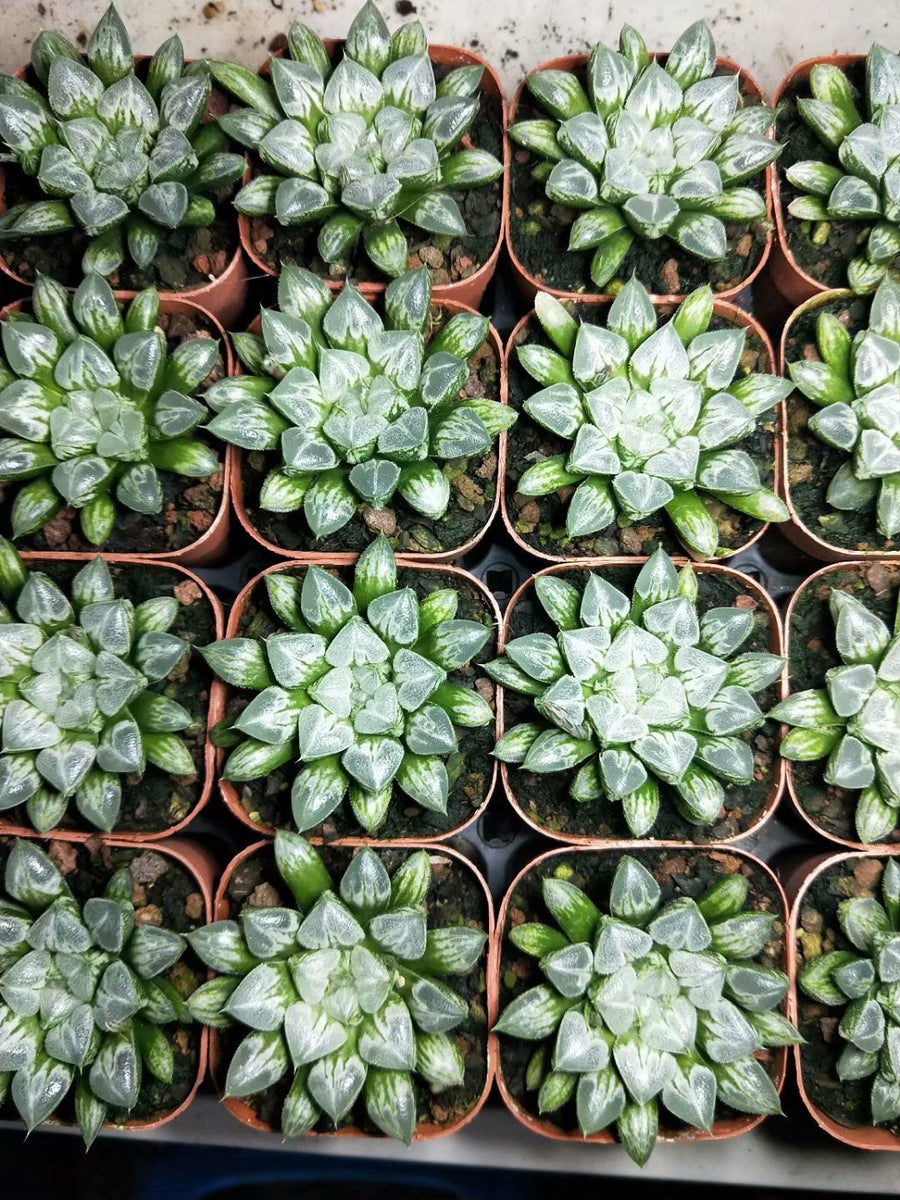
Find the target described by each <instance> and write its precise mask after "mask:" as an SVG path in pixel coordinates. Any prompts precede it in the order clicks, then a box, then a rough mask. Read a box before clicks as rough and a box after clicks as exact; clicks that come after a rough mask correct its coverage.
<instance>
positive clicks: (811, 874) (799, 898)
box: [787, 851, 900, 1150]
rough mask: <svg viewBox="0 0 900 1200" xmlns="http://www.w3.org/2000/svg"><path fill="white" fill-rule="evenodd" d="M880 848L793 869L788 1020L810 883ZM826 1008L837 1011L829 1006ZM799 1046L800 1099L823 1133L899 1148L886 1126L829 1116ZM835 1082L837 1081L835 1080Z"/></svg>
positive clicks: (869, 1146) (872, 1146)
mask: <svg viewBox="0 0 900 1200" xmlns="http://www.w3.org/2000/svg"><path fill="white" fill-rule="evenodd" d="M884 857H885V854H884V853H883V851H879V852H878V853H871V852H869V853H867V854H862V855H860V854H833V855H827V854H825V855H817V856H816V857H815V858H811V859H808V860H807V861H806V862H805V863H802V864H800V866H799V867H798V868H796V869H795V871H794V872H793V876H794V881H795V882H796V883H797V885H798V890H797V895H796V899H794V901H793V904H792V905H791V916H790V923H789V925H788V939H787V951H788V974H789V975H790V977H791V990H790V993H789V995H788V1012H789V1016H790V1019H791V1021H793V1023H794V1024H795V1025H796V1024H797V1021H798V1018H799V1010H800V1002H799V990H798V985H797V974H798V971H799V963H798V954H797V934H798V930H799V928H800V917H801V913H802V910H803V901H804V899H805V898H806V894H807V892H808V891H809V889H810V887H812V885H813V884H814V883H815V881H816V879H818V877H819V876H820V875H822V874H824V873H825V871H827V870H829V869H830V868H831V867H833V866H836V865H837V864H838V863H843V862H848V861H850V860H855V859H859V858H884ZM829 1011H835V1012H836V1011H837V1010H836V1009H835V1010H829ZM802 1049H803V1047H802V1046H795V1047H794V1063H795V1065H796V1068H797V1088H798V1090H799V1092H800V1096H801V1097H802V1099H803V1103H804V1104H805V1105H806V1107H807V1109H808V1110H809V1113H810V1115H811V1116H812V1118H813V1120H814V1121H815V1122H816V1124H817V1125H818V1126H819V1128H820V1129H824V1130H825V1132H826V1133H828V1134H830V1135H831V1136H832V1137H833V1138H836V1139H837V1140H838V1141H839V1142H844V1143H845V1144H846V1145H848V1146H855V1147H856V1149H857V1150H900V1138H898V1137H896V1136H895V1135H894V1134H893V1133H891V1132H890V1130H889V1129H886V1128H881V1127H879V1126H875V1125H864V1126H860V1127H859V1128H853V1127H852V1126H849V1125H841V1123H840V1122H839V1121H835V1119H834V1118H833V1117H830V1116H829V1115H828V1114H827V1113H826V1112H824V1111H823V1110H822V1109H821V1108H819V1106H818V1105H817V1104H816V1103H815V1102H814V1101H813V1100H812V1099H811V1098H810V1096H809V1093H808V1092H807V1090H806V1082H805V1080H804V1078H803V1055H802ZM836 1082H837V1081H836Z"/></svg>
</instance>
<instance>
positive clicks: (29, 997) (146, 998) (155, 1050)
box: [0, 840, 191, 1146]
mask: <svg viewBox="0 0 900 1200" xmlns="http://www.w3.org/2000/svg"><path fill="white" fill-rule="evenodd" d="M131 895H132V878H131V873H130V872H129V871H128V870H127V869H122V870H118V871H115V872H114V873H113V874H112V875H111V876H110V878H109V882H108V883H107V885H106V889H105V891H104V893H103V895H102V896H91V897H90V898H89V899H88V900H86V901H85V902H84V903H83V904H82V903H79V901H78V900H76V898H75V896H73V894H72V892H71V890H70V888H69V885H68V883H67V882H66V879H65V877H64V876H63V875H62V874H61V872H60V871H59V869H58V868H57V866H56V864H55V863H54V862H53V860H52V859H51V858H50V857H49V856H48V855H47V854H46V853H45V852H44V851H43V850H41V849H40V848H39V847H38V846H37V845H35V844H34V843H33V842H28V841H20V840H14V841H13V842H12V846H11V849H10V850H9V854H8V856H7V858H6V869H5V878H4V884H3V888H2V889H0V1100H3V1099H5V1098H6V1097H7V1096H8V1097H9V1098H11V1100H12V1102H13V1104H14V1105H15V1107H16V1109H17V1110H18V1112H19V1115H20V1116H21V1117H22V1120H23V1121H24V1122H25V1125H26V1127H27V1129H28V1132H29V1133H30V1132H31V1130H33V1129H34V1128H35V1127H36V1126H38V1125H40V1124H41V1123H42V1122H44V1121H46V1120H47V1119H48V1118H49V1117H51V1116H52V1115H53V1113H54V1112H55V1111H56V1110H57V1108H58V1107H59V1105H60V1104H61V1103H62V1102H63V1100H64V1099H65V1097H67V1096H68V1095H69V1094H70V1093H74V1107H75V1119H76V1121H77V1123H78V1125H79V1127H80V1129H81V1133H82V1136H83V1138H84V1141H85V1143H86V1145H88V1146H90V1144H91V1142H93V1140H94V1138H95V1137H96V1136H97V1134H98V1133H99V1132H100V1128H101V1126H102V1125H103V1123H104V1121H106V1120H107V1117H108V1115H115V1117H116V1118H117V1119H121V1114H122V1113H123V1112H126V1113H127V1112H128V1111H129V1110H131V1109H133V1108H134V1106H135V1105H136V1104H137V1102H138V1099H139V1097H140V1092H141V1082H142V1078H143V1076H144V1072H145V1071H146V1072H148V1073H149V1074H150V1075H151V1076H153V1078H154V1079H157V1080H159V1081H161V1082H162V1083H163V1084H167V1083H171V1082H172V1079H173V1072H174V1067H175V1056H174V1052H173V1048H172V1039H171V1030H170V1029H169V1028H167V1027H170V1026H171V1025H172V1024H174V1023H175V1022H176V1021H186V1020H187V1021H189V1020H190V1019H191V1018H190V1015H189V1013H188V1012H187V1010H186V1007H185V1004H184V1001H183V1000H182V998H181V995H180V993H179V991H177V990H176V988H175V987H174V986H173V984H172V983H171V982H170V981H169V979H167V978H166V976H167V975H168V973H169V972H170V970H171V969H172V967H174V966H175V964H176V963H178V962H179V960H180V959H181V957H182V955H183V954H184V951H185V949H186V944H185V941H184V939H183V938H182V937H181V936H180V935H179V934H177V933H174V932H173V931H172V930H170V929H166V928H165V927H164V926H161V925H146V924H138V923H136V922H135V918H134V905H133V904H132V902H131Z"/></svg>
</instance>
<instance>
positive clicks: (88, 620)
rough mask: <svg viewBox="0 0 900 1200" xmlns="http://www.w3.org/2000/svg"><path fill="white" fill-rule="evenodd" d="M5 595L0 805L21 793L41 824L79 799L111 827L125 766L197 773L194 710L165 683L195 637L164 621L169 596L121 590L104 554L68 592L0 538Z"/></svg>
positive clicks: (174, 605) (89, 815)
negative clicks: (128, 594) (137, 597)
mask: <svg viewBox="0 0 900 1200" xmlns="http://www.w3.org/2000/svg"><path fill="white" fill-rule="evenodd" d="M0 597H2V601H0V717H2V733H0V738H2V742H0V746H2V752H3V753H2V756H0V811H3V810H9V809H12V808H16V807H17V806H18V805H20V804H24V805H25V811H26V813H27V814H28V819H29V820H30V821H31V823H32V825H34V827H35V828H36V829H37V830H39V831H41V832H46V831H47V830H50V829H53V828H54V827H55V826H57V825H58V824H59V823H60V821H61V820H62V818H63V817H64V816H65V815H66V813H67V811H68V808H69V804H70V802H72V801H74V804H75V807H76V809H77V810H78V812H79V813H80V815H81V816H82V817H83V818H84V820H85V821H87V822H89V823H90V824H91V825H92V826H94V827H95V828H97V829H102V830H105V831H108V830H111V829H113V828H114V826H115V824H116V821H117V820H118V816H119V810H120V807H121V803H122V777H123V776H127V777H128V781H129V782H130V783H133V779H132V777H133V776H140V775H143V774H144V771H145V770H146V768H147V766H148V764H149V765H151V766H153V767H156V768H157V769H158V770H160V771H163V772H165V773H166V774H168V775H175V776H188V775H194V774H196V767H195V765H194V760H193V758H192V756H191V753H190V751H189V750H188V748H187V746H186V745H185V743H184V741H183V740H182V738H181V737H179V733H180V732H181V731H183V730H186V729H188V728H189V727H190V726H191V725H192V724H193V719H192V717H191V714H190V713H189V712H188V711H187V710H186V709H185V708H183V707H182V706H181V705H180V704H178V703H176V701H174V700H172V699H170V698H169V697H168V696H166V695H165V694H164V685H165V680H166V677H167V676H168V674H169V672H170V671H172V669H173V668H174V667H175V666H177V665H178V664H179V663H180V662H181V661H182V659H183V658H184V656H185V655H186V654H187V653H188V652H189V649H190V647H189V646H188V643H187V642H185V641H183V640H182V639H181V638H180V637H177V636H176V635H175V634H173V633H170V632H169V629H170V627H171V626H172V624H173V622H174V621H175V618H176V616H177V614H178V608H179V602H178V600H177V599H176V598H175V597H174V596H160V597H158V598H157V599H153V600H145V601H144V602H143V603H142V604H138V605H137V606H135V605H133V604H132V602H131V601H130V600H125V599H121V598H119V599H117V598H116V592H115V586H114V583H113V579H112V576H111V575H110V571H109V567H108V566H107V565H106V563H105V562H104V561H103V559H102V558H100V557H99V555H98V556H97V557H96V558H94V559H92V560H91V561H90V562H89V563H88V564H87V565H86V566H84V567H82V569H81V570H80V571H79V572H78V573H77V574H76V575H75V577H74V578H73V580H72V583H71V585H70V587H69V595H66V593H65V592H64V591H63V590H62V588H60V587H59V585H58V584H57V583H55V582H54V580H53V579H51V578H50V576H48V575H46V574H45V573H44V572H43V571H28V570H27V569H26V568H25V566H24V565H23V563H22V560H21V559H20V558H19V555H18V554H17V552H16V550H15V548H14V547H13V546H12V545H11V544H10V543H9V542H7V541H6V540H5V539H3V538H0ZM7 606H8V607H7Z"/></svg>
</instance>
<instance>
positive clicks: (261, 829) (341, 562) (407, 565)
mask: <svg viewBox="0 0 900 1200" xmlns="http://www.w3.org/2000/svg"><path fill="white" fill-rule="evenodd" d="M358 557H359V556H358V555H352V556H350V558H349V561H348V560H346V559H345V557H344V556H343V555H337V556H328V555H325V554H322V555H320V556H319V558H318V560H317V562H316V563H315V564H313V563H307V562H297V561H289V562H278V563H274V564H273V565H272V566H270V567H266V568H265V569H264V570H262V571H260V572H259V573H258V574H256V575H254V576H253V578H252V579H251V580H250V581H249V583H247V584H245V585H244V587H243V588H241V590H240V592H238V594H237V596H235V598H234V602H233V603H232V605H231V611H230V612H229V614H228V622H227V624H226V627H225V638H230V637H235V636H236V633H237V630H238V628H239V625H238V623H239V621H240V618H241V616H242V615H243V612H244V608H245V606H246V604H247V601H248V600H249V598H250V596H251V594H252V593H253V591H254V590H255V589H256V588H257V587H259V586H260V585H261V584H262V582H263V580H264V579H265V577H266V576H267V575H275V574H280V573H281V572H283V571H297V570H302V569H308V568H309V567H310V566H313V565H318V566H321V567H342V568H347V567H350V566H352V565H353V563H354V562H355V561H356V559H357V558H358ZM333 560H336V561H333ZM395 561H396V563H397V567H398V568H404V569H410V570H413V571H433V572H437V573H439V574H442V575H444V574H450V575H457V576H460V577H462V578H464V579H466V580H467V582H468V583H469V584H471V585H473V586H474V587H475V588H476V589H477V590H478V591H479V592H480V593H481V595H482V596H483V598H484V599H485V600H487V602H488V608H489V610H490V613H491V616H492V617H493V619H494V621H495V628H496V630H497V645H498V649H499V646H500V639H501V637H502V618H501V616H500V607H499V605H498V604H497V600H496V598H495V597H494V595H493V593H492V592H490V591H489V590H488V588H487V587H486V586H485V584H483V583H482V582H481V580H480V579H476V577H475V576H474V575H472V574H471V572H469V571H467V570H465V569H464V568H463V567H457V566H454V565H453V564H452V563H433V562H421V561H420V560H419V559H417V558H412V557H408V556H405V555H399V554H398V555H397V556H396V558H395ZM219 640H221V639H219ZM229 692H230V685H228V684H222V711H223V712H224V710H225V707H226V704H227V700H228V695H229ZM502 724H503V718H502V711H501V697H500V693H499V690H498V688H497V687H496V685H495V686H494V736H495V739H496V738H499V737H500V734H501V732H502ZM223 758H224V754H223V753H221V752H220V753H219V754H218V755H217V763H218V771H217V775H218V780H219V794H220V796H221V797H222V800H223V801H224V803H225V806H226V807H227V808H228V811H229V812H230V813H231V814H232V816H234V817H236V818H237V820H238V821H240V822H241V824H242V825H244V826H246V827H247V828H248V829H252V830H253V832H254V833H255V834H257V835H259V834H264V835H265V837H266V838H267V839H271V838H273V837H274V836H275V833H276V832H277V828H278V827H277V826H275V825H268V824H261V823H259V822H257V821H252V820H251V819H250V816H249V815H248V813H247V812H246V811H245V809H244V807H243V805H242V804H241V802H240V800H239V799H238V793H237V788H236V787H235V786H234V784H233V783H232V782H231V780H229V779H224V778H223V777H222V770H221V767H222V759H223ZM491 761H492V763H493V769H492V771H491V777H490V781H489V782H488V785H487V789H486V791H485V795H484V798H483V799H482V801H481V803H480V804H479V805H478V807H477V808H476V809H473V811H472V814H471V816H467V817H466V818H465V819H464V820H463V821H462V823H461V824H459V825H455V826H454V827H453V828H452V829H448V830H446V831H445V832H443V833H438V834H435V835H433V836H432V837H422V836H421V835H417V836H415V837H412V836H411V837H405V838H404V837H401V838H387V839H384V840H381V839H379V838H377V837H367V836H363V835H354V836H351V837H345V838H328V839H326V838H324V837H323V836H322V835H321V834H318V835H311V834H309V833H308V832H304V833H303V834H301V836H302V837H304V838H305V839H306V840H307V841H308V842H309V843H310V845H312V846H316V847H318V846H322V845H327V846H374V847H379V846H388V845H390V846H393V847H400V846H419V845H421V846H423V847H425V848H429V849H430V848H432V847H433V848H434V849H435V850H437V849H439V848H441V849H442V848H443V847H444V845H445V844H446V842H447V840H448V839H449V838H454V837H457V836H458V835H459V834H461V833H463V831H464V830H466V829H468V828H469V826H470V825H473V824H474V823H475V822H476V821H477V820H479V818H480V817H481V816H482V815H483V814H484V812H485V809H486V808H487V806H488V804H489V803H490V800H491V797H492V796H493V794H494V791H495V790H496V787H497V776H498V774H499V772H498V770H497V760H496V759H495V758H493V757H492V758H491ZM294 832H296V831H294Z"/></svg>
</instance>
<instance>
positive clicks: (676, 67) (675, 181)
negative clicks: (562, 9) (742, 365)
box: [509, 21, 780, 288]
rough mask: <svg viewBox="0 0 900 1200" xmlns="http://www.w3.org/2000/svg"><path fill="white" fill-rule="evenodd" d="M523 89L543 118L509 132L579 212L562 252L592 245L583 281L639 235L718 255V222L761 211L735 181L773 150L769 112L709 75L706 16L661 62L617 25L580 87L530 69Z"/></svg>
mask: <svg viewBox="0 0 900 1200" xmlns="http://www.w3.org/2000/svg"><path fill="white" fill-rule="evenodd" d="M526 84H527V87H528V91H529V92H530V93H531V95H532V97H533V98H534V100H535V101H536V102H537V104H538V106H539V107H540V108H541V109H543V110H544V111H545V112H546V113H547V116H546V117H544V118H541V119H538V120H524V121H516V122H515V123H514V124H513V125H512V126H511V127H510V131H509V132H510V137H511V138H512V139H513V141H514V142H517V143H518V144H519V145H520V146H524V147H525V148H526V149H527V150H530V151H531V152H532V153H533V154H534V155H535V157H536V158H537V160H538V164H537V168H536V170H537V175H538V177H539V178H540V179H542V180H545V187H546V192H547V196H548V197H549V199H550V200H552V201H553V202H554V203H555V204H562V205H565V206H566V207H567V208H573V209H577V210H579V211H580V212H581V215H580V216H579V217H578V219H577V220H576V221H575V223H574V225H573V226H572V231H571V236H570V239H569V249H570V250H590V251H593V258H592V260H591V268H590V272H591V279H592V280H593V282H594V283H595V284H596V286H597V287H599V288H602V287H603V286H604V285H605V284H607V283H609V281H610V280H611V279H613V277H614V276H615V275H616V273H617V272H618V270H619V268H620V267H621V265H622V263H623V261H624V259H625V256H626V255H627V254H628V251H629V250H630V249H631V246H632V244H633V243H634V242H635V240H636V239H639V240H649V241H655V240H657V239H659V238H662V237H667V238H671V239H672V241H673V242H675V243H677V245H678V246H680V248H681V249H682V250H683V251H684V252H685V253H686V254H689V255H692V256H693V257H696V258H701V259H706V260H711V261H716V260H719V259H723V258H725V256H726V254H727V252H728V247H727V236H726V229H725V225H726V222H727V223H729V224H731V223H742V224H746V223H748V222H750V221H757V220H759V219H761V218H763V217H765V215H766V203H765V198H764V196H763V195H761V194H760V192H759V191H758V190H757V189H756V188H754V187H740V186H738V185H739V184H742V183H744V182H745V181H747V180H749V179H751V178H752V177H753V176H754V175H757V174H758V173H759V172H760V171H761V170H763V168H764V167H766V166H767V165H768V164H769V163H770V162H772V161H773V160H774V159H775V158H776V157H777V156H778V154H779V152H780V147H779V146H778V145H777V143H776V142H773V141H772V140H770V139H769V138H767V137H766V136H765V134H766V131H767V130H768V129H769V127H770V126H771V124H772V112H771V110H770V109H768V108H766V107H764V106H762V105H745V104H743V102H742V97H741V91H740V80H739V77H738V76H737V75H729V74H723V75H718V74H716V47H715V43H714V42H713V39H712V34H711V33H710V31H709V29H708V28H707V26H706V25H705V23H704V22H703V21H697V22H696V23H695V24H693V25H691V26H690V27H689V28H688V29H686V30H685V32H684V33H683V34H682V35H681V37H680V38H678V40H677V41H676V42H675V44H674V46H673V47H672V49H671V51H670V52H669V54H668V55H667V56H666V57H665V65H662V63H661V62H658V61H657V60H656V59H651V57H650V55H649V54H648V52H647V47H646V46H645V44H644V40H643V38H642V37H641V35H640V34H639V33H638V32H637V30H635V29H632V28H631V26H629V25H626V26H624V28H623V29H622V33H621V35H620V38H619V50H618V52H616V51H614V50H610V49H608V48H607V47H606V46H604V45H602V43H600V42H598V43H597V45H595V46H594V48H593V50H592V51H591V54H590V58H589V59H588V64H587V92H585V90H584V88H583V87H582V86H581V83H580V82H579V80H578V77H577V75H575V74H574V73H573V72H571V71H560V70H546V71H536V72H534V73H532V74H531V75H529V76H528V78H527V79H526Z"/></svg>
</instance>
